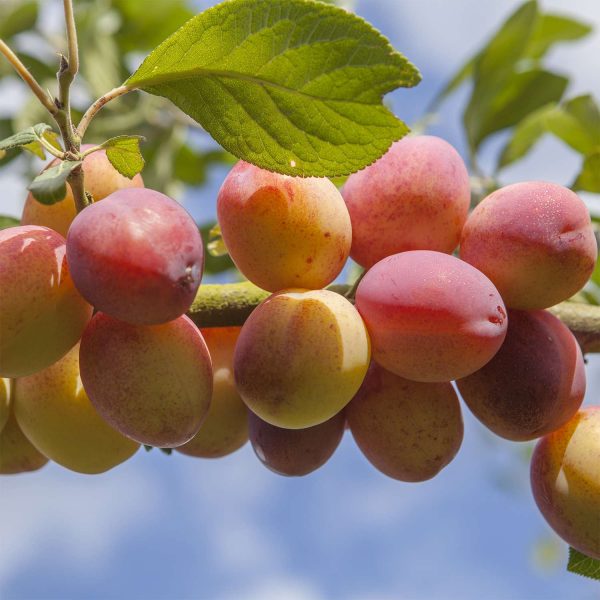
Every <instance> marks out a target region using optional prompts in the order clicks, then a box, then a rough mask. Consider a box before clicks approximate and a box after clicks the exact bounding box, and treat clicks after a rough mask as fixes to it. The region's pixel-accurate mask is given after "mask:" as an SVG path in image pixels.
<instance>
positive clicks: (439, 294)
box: [356, 250, 506, 382]
mask: <svg viewBox="0 0 600 600" xmlns="http://www.w3.org/2000/svg"><path fill="white" fill-rule="evenodd" d="M356 307H357V308H358V311H359V312H360V314H361V316H362V318H363V319H364V321H365V323H366V325H367V329H368V331H369V336H370V338H371V344H372V351H373V358H374V359H375V360H376V361H377V362H378V363H379V364H380V365H381V366H383V367H384V368H386V369H387V370H388V371H392V373H395V374H396V375H400V376H401V377H405V378H407V379H412V380H414V381H426V382H436V381H451V380H452V379H457V378H458V377H465V376H466V375H469V374H470V373H473V372H474V371H476V370H477V369H479V368H481V367H482V366H483V365H484V364H485V363H487V362H488V361H489V360H490V359H491V358H492V356H494V354H496V352H497V351H498V349H499V348H500V346H501V344H502V342H503V341H504V336H505V335H506V311H505V308H504V303H503V302H502V298H501V297H500V294H499V293H498V291H497V290H496V288H495V287H494V285H493V284H492V282H491V281H490V280H489V279H488V278H487V277H486V276H485V275H483V273H481V272H479V271H478V270H477V269H475V268H473V267H472V266H471V265H469V264H467V263H465V262H462V261H461V260H459V259H458V258H454V257H453V256H449V255H448V254H443V253H441V252H433V251H429V250H413V251H408V252H402V253H400V254H394V255H392V256H389V257H387V258H384V259H383V260H381V261H379V262H378V263H377V264H376V265H375V266H373V267H372V268H371V269H370V270H369V271H367V274H366V275H365V276H364V277H363V279H362V280H361V282H360V283H359V285H358V288H357V290H356Z"/></svg>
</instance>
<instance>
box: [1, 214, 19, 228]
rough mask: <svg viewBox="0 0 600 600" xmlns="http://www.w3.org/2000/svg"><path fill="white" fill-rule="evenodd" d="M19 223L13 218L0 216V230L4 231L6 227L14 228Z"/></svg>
mask: <svg viewBox="0 0 600 600" xmlns="http://www.w3.org/2000/svg"><path fill="white" fill-rule="evenodd" d="M20 224H21V221H19V219H15V217H9V216H8V215H0V229H6V228H7V227H16V226H17V225H20Z"/></svg>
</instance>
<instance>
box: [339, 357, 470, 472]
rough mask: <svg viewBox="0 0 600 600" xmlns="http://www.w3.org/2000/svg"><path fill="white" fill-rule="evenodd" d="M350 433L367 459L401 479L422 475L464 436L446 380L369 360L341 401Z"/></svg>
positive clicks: (450, 454) (448, 456) (446, 459)
mask: <svg viewBox="0 0 600 600" xmlns="http://www.w3.org/2000/svg"><path fill="white" fill-rule="evenodd" d="M346 418H347V420H348V425H349V427H350V431H351V432H352V436H353V437H354V440H355V441H356V444H357V446H358V447H359V448H360V450H361V451H362V453H363V454H364V455H365V457H366V458H367V459H368V460H369V462H370V463H371V464H372V465H373V466H374V467H375V468H376V469H378V470H379V471H381V472H382V473H384V474H385V475H387V476H388V477H392V478H394V479H398V480H400V481H425V480H427V479H431V478H432V477H434V476H435V475H437V474H438V473H439V472H440V471H441V470H442V469H443V468H444V467H445V466H446V465H447V464H448V463H450V461H451V460H452V459H453V458H454V457H455V456H456V454H457V452H458V450H459V448H460V445H461V443H462V439H463V420H462V414H461V410H460V403H459V400H458V396H457V395H456V392H455V391H454V388H453V387H452V384H451V383H447V382H443V383H421V382H417V381H410V380H408V379H404V378H402V377H400V376H398V375H394V374H393V373H390V372H389V371H386V370H385V369H384V368H383V367H380V366H379V365H378V364H377V363H375V362H372V363H371V367H370V368H369V372H368V373H367V376H366V377H365V380H364V382H363V384H362V386H361V388H360V390H359V391H358V393H357V394H356V396H355V397H354V398H353V399H352V402H350V404H349V405H348V406H347V407H346Z"/></svg>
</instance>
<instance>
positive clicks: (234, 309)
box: [187, 282, 600, 353]
mask: <svg viewBox="0 0 600 600" xmlns="http://www.w3.org/2000/svg"><path fill="white" fill-rule="evenodd" d="M327 289H329V290H331V291H333V292H337V293H338V294H341V295H346V294H347V293H348V292H349V291H350V289H351V286H349V285H332V286H329V287H328V288H327ZM269 295H270V293H269V292H265V291H264V290H261V289H260V288H258V287H256V286H255V285H253V284H251V283H248V282H245V283H226V284H222V285H211V284H207V285H201V286H200V289H199V290H198V294H197V295H196V299H195V300H194V303H193V304H192V306H191V307H190V310H189V311H188V313H187V314H188V316H189V317H190V318H191V319H192V321H194V323H196V325H198V327H226V326H231V327H233V326H241V325H243V324H244V322H245V321H246V319H247V318H248V316H249V315H250V313H251V312H252V311H253V310H254V309H255V308H256V307H257V306H258V305H259V304H260V303H261V302H262V301H263V300H264V299H265V298H268V297H269ZM548 310H549V311H550V312H551V313H552V314H553V315H555V316H556V317H558V318H559V319H560V320H561V321H562V322H563V323H564V324H565V325H566V326H567V327H568V328H569V329H570V330H571V331H572V332H573V334H574V335H575V337H576V338H577V341H578V342H579V344H580V346H581V348H582V350H583V352H584V353H589V352H600V306H592V305H591V304H580V303H576V302H562V303H561V304H557V305H556V306H553V307H552V308H549V309H548Z"/></svg>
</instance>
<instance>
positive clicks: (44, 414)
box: [13, 344, 140, 474]
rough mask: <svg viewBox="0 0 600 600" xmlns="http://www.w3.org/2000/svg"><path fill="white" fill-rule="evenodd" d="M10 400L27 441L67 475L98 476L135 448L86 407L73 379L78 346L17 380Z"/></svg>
mask: <svg viewBox="0 0 600 600" xmlns="http://www.w3.org/2000/svg"><path fill="white" fill-rule="evenodd" d="M13 395H14V398H13V406H14V412H15V416H16V419H17V422H18V424H19V427H20V428H21V430H22V431H23V433H24V434H25V435H26V436H27V439H29V441H30V442H31V443H32V444H33V445H34V446H35V447H36V448H37V449H38V450H39V451H40V452H42V453H43V454H44V456H47V457H48V458H50V459H51V460H53V461H54V462H56V463H58V464H60V465H62V466H63V467H66V468H67V469H71V470H72V471H77V472H79V473H90V474H93V473H102V472H104V471H107V470H109V469H112V468H113V467H115V466H117V465H118V464H120V463H122V462H123V461H125V460H127V459H128V458H130V457H131V456H133V454H135V452H136V451H137V450H138V448H139V446H140V445H139V444H138V443H136V442H134V441H133V440H130V439H129V438H127V437H125V436H124V435H122V434H121V433H119V432H118V431H117V430H116V429H113V428H112V427H111V426H110V425H108V423H106V421H104V419H102V417H100V415H99V414H98V412H97V411H96V409H95V408H94V407H93V406H92V404H91V402H90V400H89V398H88V396H87V394H86V392H85V390H84V389H83V386H82V385H81V379H80V377H79V344H77V345H76V346H75V347H74V348H72V349H71V350H70V351H69V352H68V353H67V354H66V355H65V356H64V357H63V358H61V359H60V360H59V361H58V362H56V363H54V364H53V365H52V366H50V367H48V368H47V369H44V370H43V371H40V372H38V373H34V374H33V375H29V376H28V377H22V378H19V379H17V380H16V381H15V383H14V394H13Z"/></svg>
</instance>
